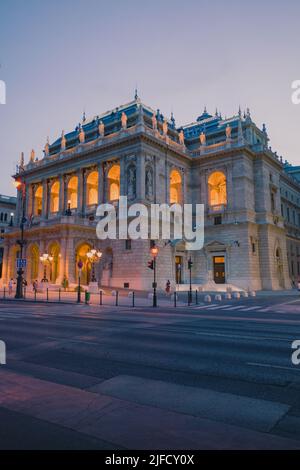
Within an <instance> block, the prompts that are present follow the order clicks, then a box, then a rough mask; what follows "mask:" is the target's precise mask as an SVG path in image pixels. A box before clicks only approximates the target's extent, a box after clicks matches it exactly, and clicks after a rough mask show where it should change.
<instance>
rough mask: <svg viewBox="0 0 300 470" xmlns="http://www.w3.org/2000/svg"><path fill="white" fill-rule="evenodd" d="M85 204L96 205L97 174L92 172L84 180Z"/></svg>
mask: <svg viewBox="0 0 300 470" xmlns="http://www.w3.org/2000/svg"><path fill="white" fill-rule="evenodd" d="M86 204H87V205H88V206H91V205H92V204H98V172H97V171H92V172H91V173H90V174H89V175H88V177H87V180H86Z"/></svg>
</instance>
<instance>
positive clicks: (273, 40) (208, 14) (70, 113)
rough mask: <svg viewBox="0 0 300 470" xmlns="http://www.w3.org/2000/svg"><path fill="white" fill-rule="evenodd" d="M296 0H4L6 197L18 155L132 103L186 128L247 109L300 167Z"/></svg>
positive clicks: (1, 60)
mask: <svg viewBox="0 0 300 470" xmlns="http://www.w3.org/2000/svg"><path fill="white" fill-rule="evenodd" d="M299 23H300V2H299V0H285V1H284V2H283V1H278V0H251V1H250V0H249V1H241V0H240V1H237V0H222V1H221V0H214V1H213V2H212V1H209V0H184V1H182V0H180V1H179V0H152V1H149V0H147V1H146V0H122V1H121V0H110V1H107V0H106V1H102V0H84V1H83V0H49V1H48V0H43V1H42V0H27V1H24V0H0V64H1V68H0V79H1V80H4V81H5V82H6V86H7V104H6V105H0V167H1V172H0V193H2V194H11V195H13V194H14V193H15V191H14V188H13V186H12V182H11V177H10V175H11V174H12V173H13V171H14V169H15V165H16V163H17V162H18V159H19V154H20V152H21V151H24V152H25V161H28V159H29V153H30V150H31V149H32V148H34V149H35V150H36V153H37V155H39V156H41V155H42V148H43V146H44V144H45V141H46V137H47V135H49V137H50V141H53V140H54V139H56V138H57V136H58V135H60V134H61V131H62V129H64V130H65V131H66V132H68V131H70V130H73V129H74V128H75V126H76V125H77V123H78V122H79V121H80V119H81V117H82V113H83V110H84V109H85V111H86V114H87V117H88V118H89V117H92V116H94V115H96V114H101V113H102V112H104V111H106V110H108V109H112V108H114V107H116V106H118V105H121V104H124V103H126V102H128V101H130V100H131V99H133V95H134V88H135V86H136V84H137V85H138V90H139V95H140V97H141V99H142V101H143V102H144V103H145V104H148V105H149V106H152V107H153V108H155V109H156V108H159V109H160V110H161V112H162V113H163V114H166V115H170V113H171V111H172V110H173V112H174V115H175V118H176V123H177V124H178V125H181V124H187V123H188V122H191V121H193V120H195V119H196V117H197V116H198V115H199V114H201V113H202V111H203V108H204V105H206V106H207V109H208V111H209V112H211V113H213V112H214V111H215V108H216V107H217V108H218V109H219V110H220V111H221V112H222V115H223V116H225V115H227V117H229V116H230V115H233V114H236V113H237V110H238V106H239V105H241V107H242V109H244V108H246V107H247V106H249V108H250V111H251V115H252V118H253V120H254V121H255V122H256V123H257V124H258V125H259V126H260V127H261V125H262V123H263V122H265V123H266V125H267V130H268V133H269V136H270V139H271V142H270V145H271V146H272V148H273V149H274V150H277V151H278V153H279V154H282V155H283V157H284V158H287V159H288V160H289V161H290V162H291V163H294V164H300V135H299V126H300V105H298V106H297V105H293V104H292V102H291V93H292V91H291V83H292V81H293V80H297V79H300V60H299V56H300V49H299V45H300V28H299Z"/></svg>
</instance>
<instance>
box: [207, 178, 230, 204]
mask: <svg viewBox="0 0 300 470" xmlns="http://www.w3.org/2000/svg"><path fill="white" fill-rule="evenodd" d="M208 200H209V205H210V206H219V205H221V204H224V205H226V204H227V183H226V176H225V175H224V173H222V172H221V171H215V172H214V173H212V174H211V175H210V176H209V178H208Z"/></svg>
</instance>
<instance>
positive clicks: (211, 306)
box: [195, 304, 217, 310]
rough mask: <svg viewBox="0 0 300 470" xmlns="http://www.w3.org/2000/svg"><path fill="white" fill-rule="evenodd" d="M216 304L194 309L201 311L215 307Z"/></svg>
mask: <svg viewBox="0 0 300 470" xmlns="http://www.w3.org/2000/svg"><path fill="white" fill-rule="evenodd" d="M216 305H217V304H210V305H201V307H195V308H196V309H197V310H202V309H204V308H209V309H210V308H211V307H215V306H216Z"/></svg>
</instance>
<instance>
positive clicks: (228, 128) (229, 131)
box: [226, 124, 231, 140]
mask: <svg viewBox="0 0 300 470" xmlns="http://www.w3.org/2000/svg"><path fill="white" fill-rule="evenodd" d="M229 139H231V127H230V125H229V124H227V127H226V140H229Z"/></svg>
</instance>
